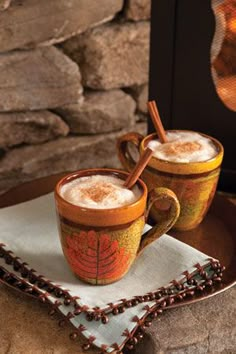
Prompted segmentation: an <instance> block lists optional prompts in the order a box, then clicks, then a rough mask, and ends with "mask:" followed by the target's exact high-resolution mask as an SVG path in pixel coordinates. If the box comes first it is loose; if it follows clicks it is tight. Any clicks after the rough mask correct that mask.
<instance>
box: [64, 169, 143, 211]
mask: <svg viewBox="0 0 236 354" xmlns="http://www.w3.org/2000/svg"><path fill="white" fill-rule="evenodd" d="M123 185H124V180H122V179H120V178H118V177H115V176H109V175H108V176H104V175H93V176H86V177H81V178H77V179H75V180H73V181H71V182H69V183H67V184H65V185H63V186H62V188H61V190H60V194H61V196H62V197H63V198H64V199H65V200H67V201H68V202H70V203H71V204H74V205H78V206H82V207H85V208H92V209H111V208H118V207H122V206H125V205H129V204H132V203H134V202H136V201H137V200H138V199H139V198H140V196H141V191H140V189H139V188H138V186H134V187H133V188H132V190H130V189H127V188H125V187H124V186H123Z"/></svg>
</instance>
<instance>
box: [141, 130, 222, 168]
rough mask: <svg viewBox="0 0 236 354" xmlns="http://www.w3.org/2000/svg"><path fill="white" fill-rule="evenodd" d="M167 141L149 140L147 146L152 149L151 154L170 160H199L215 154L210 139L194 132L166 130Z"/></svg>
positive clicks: (204, 159)
mask: <svg viewBox="0 0 236 354" xmlns="http://www.w3.org/2000/svg"><path fill="white" fill-rule="evenodd" d="M166 135H167V139H168V143H165V144H161V143H160V141H159V140H151V141H150V142H149V143H148V145H147V146H148V147H149V148H150V149H152V150H153V151H154V153H153V156H154V157H157V158H159V159H162V160H166V161H171V162H200V161H207V160H210V159H212V158H213V157H215V156H216V155H217V148H216V146H215V145H214V143H213V142H212V140H210V139H208V138H206V137H204V136H203V135H201V134H199V133H195V132H188V131H173V132H167V134H166Z"/></svg>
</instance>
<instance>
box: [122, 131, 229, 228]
mask: <svg viewBox="0 0 236 354" xmlns="http://www.w3.org/2000/svg"><path fill="white" fill-rule="evenodd" d="M199 134H201V133H199ZM201 135H203V136H204V137H207V138H208V139H211V141H212V142H213V144H214V145H215V146H216V149H217V155H216V156H215V157H214V158H212V159H210V160H208V161H203V162H188V163H180V162H172V161H171V162H169V161H164V160H161V159H159V158H157V157H152V158H151V160H150V161H149V163H148V165H147V166H146V168H145V170H144V172H143V174H142V176H141V178H142V179H143V180H144V182H145V183H146V184H147V187H148V189H149V190H151V189H153V188H155V187H162V186H163V187H166V188H169V189H171V190H172V191H173V192H174V193H175V194H176V196H177V198H178V200H179V202H180V208H181V211H180V216H179V218H178V220H177V222H176V223H175V225H174V228H175V229H176V230H180V231H183V230H191V229H193V228H195V227H196V226H197V225H198V224H199V223H200V222H201V221H202V220H203V218H204V216H205V214H206V212H207V210H208V208H209V206H210V204H211V202H212V199H213V196H214V194H215V191H216V186H217V182H218V178H219V173H220V165H221V162H222V159H223V154H224V149H223V146H222V145H221V143H220V142H219V141H217V140H216V139H214V138H212V137H210V136H207V135H205V134H201ZM153 139H157V135H156V134H150V135H148V136H146V137H143V136H142V135H140V134H138V133H128V134H126V135H124V136H122V137H120V138H119V139H118V142H117V147H118V154H119V158H120V161H121V163H122V165H123V167H124V168H125V169H126V170H128V171H131V170H132V169H133V167H134V165H135V161H134V159H133V157H132V154H131V153H130V150H129V143H131V144H133V145H135V147H136V148H137V149H138V151H139V153H140V154H141V153H142V152H143V151H144V149H145V148H146V146H147V145H148V143H149V141H151V140H153ZM163 213H165V211H163ZM150 215H151V217H152V218H153V219H154V220H155V221H156V222H158V220H159V218H160V217H162V213H161V212H160V210H159V211H158V212H157V208H156V207H155V205H154V206H153V208H152V210H151V213H150Z"/></svg>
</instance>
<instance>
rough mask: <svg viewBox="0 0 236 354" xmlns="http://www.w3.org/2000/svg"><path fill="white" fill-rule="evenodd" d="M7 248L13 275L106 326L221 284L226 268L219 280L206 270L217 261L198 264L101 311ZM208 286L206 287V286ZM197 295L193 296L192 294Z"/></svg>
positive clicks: (0, 254) (2, 254) (3, 253)
mask: <svg viewBox="0 0 236 354" xmlns="http://www.w3.org/2000/svg"><path fill="white" fill-rule="evenodd" d="M4 247H5V245H4V244H0V257H2V258H4V260H5V263H6V264H7V265H10V266H12V267H13V269H14V271H16V272H19V273H20V275H21V277H22V278H24V279H25V280H26V282H27V281H28V282H29V283H30V284H31V287H32V286H34V289H36V287H37V288H38V289H41V290H42V291H44V292H46V293H49V294H50V295H51V297H55V298H57V299H63V303H64V305H65V306H69V305H71V306H73V307H74V310H73V315H74V316H78V315H80V314H81V313H86V314H87V315H86V318H87V320H88V321H93V320H95V321H101V322H102V323H103V324H107V323H108V322H109V318H108V316H107V315H108V314H111V313H112V314H113V315H114V316H116V315H118V314H119V313H123V312H125V311H126V309H127V308H130V307H134V306H137V305H138V304H140V303H145V302H149V301H157V302H161V301H162V300H163V299H167V298H168V301H172V303H173V302H174V295H176V296H177V297H178V298H179V299H180V298H181V296H182V293H183V294H184V293H185V291H186V290H188V291H195V289H197V290H199V289H200V288H201V287H202V286H203V289H204V285H212V278H213V277H214V279H215V281H216V282H217V281H221V277H222V272H223V270H224V267H221V268H220V269H221V271H219V272H218V273H217V276H216V275H214V274H212V275H210V276H209V274H208V275H207V273H206V269H207V267H209V266H210V265H211V264H213V263H214V264H219V262H218V261H216V260H214V259H211V258H209V259H208V260H207V263H206V264H205V265H204V266H201V265H200V264H199V263H198V264H196V265H195V266H194V267H195V268H196V270H195V271H194V272H192V273H191V274H190V273H189V272H188V271H185V272H184V273H183V278H182V279H181V280H180V281H178V282H177V281H176V280H173V281H172V282H171V283H170V284H169V285H167V286H166V287H163V288H161V289H157V290H156V291H153V292H149V293H146V294H144V295H138V296H134V297H132V298H129V299H121V300H119V301H118V302H117V303H116V304H114V303H109V304H107V305H108V306H107V307H106V308H103V309H101V308H100V307H95V308H93V309H92V310H91V308H90V307H89V306H87V305H82V306H81V305H79V304H78V302H77V300H79V299H80V297H79V296H74V297H73V296H71V295H70V293H69V290H64V289H62V288H61V287H60V286H59V285H55V284H52V282H51V281H50V280H46V278H45V277H44V276H43V275H37V274H35V273H36V271H35V270H34V269H30V268H29V267H28V264H27V263H25V262H22V261H21V259H20V258H19V257H15V256H14V254H13V252H12V251H9V250H6V249H5V248H4ZM196 275H199V276H200V278H199V279H198V281H197V280H196V279H195V277H196ZM205 283H207V284H205ZM192 295H194V293H193V294H192Z"/></svg>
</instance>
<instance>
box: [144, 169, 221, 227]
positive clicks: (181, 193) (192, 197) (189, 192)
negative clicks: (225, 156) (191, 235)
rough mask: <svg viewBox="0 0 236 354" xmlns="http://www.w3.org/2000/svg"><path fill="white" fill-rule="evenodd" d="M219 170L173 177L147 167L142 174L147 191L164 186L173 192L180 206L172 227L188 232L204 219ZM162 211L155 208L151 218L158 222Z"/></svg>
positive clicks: (161, 216)
mask: <svg viewBox="0 0 236 354" xmlns="http://www.w3.org/2000/svg"><path fill="white" fill-rule="evenodd" d="M219 173H220V169H219V168H217V169H216V170H214V171H211V172H207V173H201V174H197V175H186V176H182V175H174V174H170V173H165V172H159V171H157V170H154V169H151V168H149V167H147V168H146V169H145V171H144V173H143V174H142V178H143V180H144V181H145V182H146V184H147V186H148V189H150V190H151V189H152V188H154V187H157V186H165V187H168V188H169V189H171V190H172V191H174V192H175V194H176V195H177V198H178V200H179V202H180V205H181V210H180V216H179V218H178V220H177V222H176V223H175V225H174V228H175V229H178V230H190V229H193V228H194V227H196V226H197V225H198V224H199V223H200V222H201V221H202V220H203V218H204V216H205V214H206V212H207V211H208V208H209V206H210V204H211V202H212V199H213V196H214V194H215V190H216V186H217V182H218V178H219ZM163 213H164V211H162V210H160V208H158V209H157V208H156V207H155V204H154V207H153V208H152V210H151V213H150V214H151V216H152V217H153V218H154V219H155V220H156V221H159V219H160V218H163Z"/></svg>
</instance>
